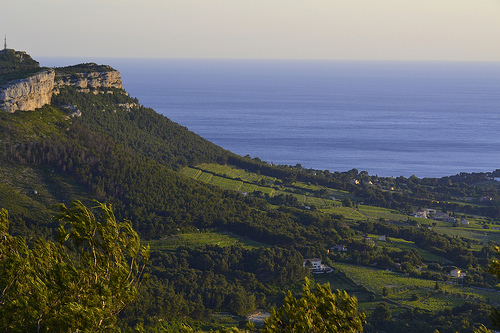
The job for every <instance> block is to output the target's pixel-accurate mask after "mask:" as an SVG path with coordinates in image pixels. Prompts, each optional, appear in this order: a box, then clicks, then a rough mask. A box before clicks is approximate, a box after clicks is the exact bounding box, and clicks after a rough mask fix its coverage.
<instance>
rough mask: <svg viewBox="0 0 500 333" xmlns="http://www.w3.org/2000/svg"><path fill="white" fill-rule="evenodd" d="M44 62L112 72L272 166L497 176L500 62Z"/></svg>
mask: <svg viewBox="0 0 500 333" xmlns="http://www.w3.org/2000/svg"><path fill="white" fill-rule="evenodd" d="M39 61H40V63H41V65H42V66H66V65H72V64H76V63H80V62H97V63H102V64H109V65H111V66H113V67H114V68H116V69H117V70H119V71H120V73H121V75H122V80H123V84H124V88H125V90H126V91H127V92H128V93H129V94H130V95H131V96H133V97H137V98H138V99H139V102H140V103H141V104H143V105H144V106H147V107H151V108H153V109H155V110H156V111H157V112H158V113H161V114H163V115H165V116H166V117H168V118H169V119H171V120H173V121H175V122H177V123H179V124H181V125H183V126H185V127H187V128H188V129H189V130H191V131H193V132H195V133H197V134H199V135H201V136H202V137H204V138H206V139H208V140H210V141H211V142H213V143H215V144H217V145H219V146H221V147H223V148H225V149H228V150H230V151H232V152H234V153H236V154H239V155H243V156H245V155H250V156H251V157H252V158H254V157H258V158H260V159H261V160H264V161H267V162H269V163H273V164H285V165H297V164H300V165H302V167H304V168H313V169H319V170H329V171H330V172H334V171H348V170H351V169H358V171H367V172H368V173H369V174H370V175H378V176H384V177H398V176H404V177H409V176H411V175H416V176H417V177H420V178H423V177H443V176H450V175H455V174H458V173H460V172H491V171H493V170H496V169H499V168H500V62H496V63H495V62H493V63H491V62H484V63H481V62H390V61H387V62H384V61H377V62H370V61H312V60H311V61H309V60H200V59H128V58H108V59H88V58H87V59H83V58H78V59H77V58H41V59H39Z"/></svg>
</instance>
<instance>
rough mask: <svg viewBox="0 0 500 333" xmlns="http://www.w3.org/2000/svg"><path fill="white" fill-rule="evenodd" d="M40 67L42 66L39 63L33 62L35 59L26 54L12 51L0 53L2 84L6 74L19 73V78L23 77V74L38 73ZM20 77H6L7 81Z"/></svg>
mask: <svg viewBox="0 0 500 333" xmlns="http://www.w3.org/2000/svg"><path fill="white" fill-rule="evenodd" d="M39 67H40V64H39V63H38V61H35V60H33V58H31V57H30V56H29V55H28V54H26V53H25V52H19V51H15V50H12V49H7V50H2V51H0V82H1V81H3V79H4V77H3V76H4V75H5V74H8V73H14V72H18V74H17V76H19V77H23V76H24V75H23V74H28V73H31V74H32V73H33V71H34V72H36V71H38V70H39ZM27 76H29V75H27ZM19 77H9V78H7V76H6V77H5V79H6V80H12V79H17V78H19ZM24 77H25V76H24Z"/></svg>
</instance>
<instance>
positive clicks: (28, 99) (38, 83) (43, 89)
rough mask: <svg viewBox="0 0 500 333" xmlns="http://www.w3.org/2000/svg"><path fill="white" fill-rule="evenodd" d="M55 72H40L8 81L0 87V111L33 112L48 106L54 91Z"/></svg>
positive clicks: (51, 70) (50, 70)
mask: <svg viewBox="0 0 500 333" xmlns="http://www.w3.org/2000/svg"><path fill="white" fill-rule="evenodd" d="M54 77H55V72H54V70H53V69H46V70H42V71H40V72H38V73H36V74H34V75H32V76H30V77H27V78H23V79H18V80H13V81H9V82H8V83H7V84H5V85H3V86H0V109H2V110H4V111H7V112H10V113H13V112H14V111H17V110H20V111H34V110H35V109H37V108H40V107H42V106H44V105H45V104H50V101H51V99H52V94H53V90H54Z"/></svg>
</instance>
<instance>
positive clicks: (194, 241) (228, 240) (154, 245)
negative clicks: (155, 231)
mask: <svg viewBox="0 0 500 333" xmlns="http://www.w3.org/2000/svg"><path fill="white" fill-rule="evenodd" d="M149 245H150V247H151V251H175V249H177V248H178V247H179V246H186V247H191V248H195V247H200V246H205V245H217V246H220V247H226V246H231V245H241V246H242V247H246V248H259V247H268V246H269V245H267V244H264V243H260V242H256V241H252V240H250V239H247V238H245V237H241V236H237V235H234V234H232V233H218V232H200V231H197V232H192V233H185V234H179V235H175V236H172V237H168V238H166V239H162V240H154V241H149Z"/></svg>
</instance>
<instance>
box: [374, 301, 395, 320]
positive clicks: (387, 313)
mask: <svg viewBox="0 0 500 333" xmlns="http://www.w3.org/2000/svg"><path fill="white" fill-rule="evenodd" d="M372 317H373V319H374V320H377V321H386V320H389V319H391V317H392V314H391V310H389V305H388V304H387V303H386V302H380V303H379V304H378V305H377V307H376V308H375V310H374V311H373V314H372Z"/></svg>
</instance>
